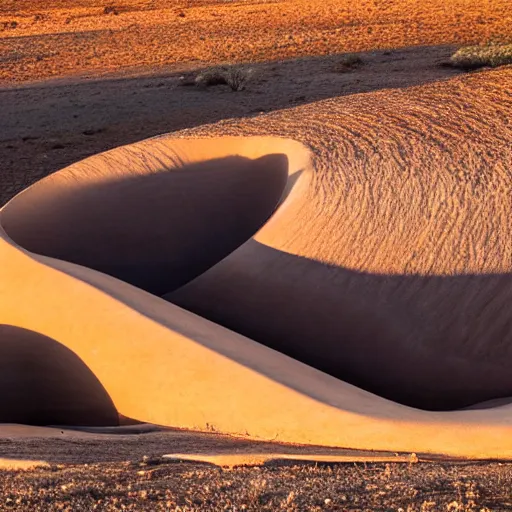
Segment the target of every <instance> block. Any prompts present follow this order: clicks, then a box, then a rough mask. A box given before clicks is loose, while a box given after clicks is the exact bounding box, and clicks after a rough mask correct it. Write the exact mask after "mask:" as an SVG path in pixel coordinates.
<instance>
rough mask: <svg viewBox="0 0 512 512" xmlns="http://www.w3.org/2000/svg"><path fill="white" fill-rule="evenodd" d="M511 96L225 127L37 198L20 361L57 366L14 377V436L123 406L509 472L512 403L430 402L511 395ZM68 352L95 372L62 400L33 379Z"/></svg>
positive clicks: (16, 208)
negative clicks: (23, 426)
mask: <svg viewBox="0 0 512 512" xmlns="http://www.w3.org/2000/svg"><path fill="white" fill-rule="evenodd" d="M511 83H512V70H510V69H505V70H502V71H498V72H492V73H491V72H489V73H481V74H476V75H472V76H467V77H464V78H457V79H454V80H452V81H449V82H443V83H439V84H434V85H428V86H423V87H417V88H411V89H408V90H401V91H382V92H377V93H371V94H366V95H355V96H351V97H347V98H339V99H332V100H327V101H323V102H319V103H315V104H311V105H308V106H303V107H297V108H295V109H289V110H287V111H280V112H276V113H273V114H270V115H266V116H260V117H258V118H253V119H245V120H233V121H227V122H221V123H218V124H216V125H209V126H205V127H201V128H198V129H193V130H188V131H184V132H178V133H175V134H171V135H165V136H162V137H159V138H154V139H149V140H146V141H143V142H140V143H137V144H134V145H132V146H127V147H122V148H118V149H115V150H113V151H110V152H107V153H104V154H101V155H97V156H95V157H92V158H90V159H87V160H85V161H83V162H80V163H78V164H76V165H73V166H71V167H68V168H67V169H64V170H63V171H60V172H59V173H57V174H55V175H53V176H50V177H49V178H47V179H45V180H43V181H41V182H39V183H37V184H35V185H34V186H33V187H31V188H29V189H27V190H26V191H24V192H22V193H21V194H20V195H19V196H17V197H15V198H14V199H13V200H12V201H11V202H10V203H8V204H7V205H6V206H5V207H4V208H3V209H2V210H1V211H0V225H1V228H0V229H1V231H0V236H1V240H0V260H1V262H2V265H1V267H0V268H1V270H0V272H1V281H0V282H1V286H2V288H1V289H0V293H1V295H0V301H1V305H2V307H1V309H0V323H2V324H4V325H5V326H7V327H4V328H3V330H2V331H1V333H2V339H1V343H0V346H2V347H6V346H7V347H9V346H11V347H14V348H12V349H9V354H10V358H11V359H10V363H9V365H10V366H9V368H12V367H14V368H27V369H30V368H36V369H37V371H36V372H35V373H32V374H31V373H30V372H29V371H27V372H25V373H20V372H5V373H3V372H0V379H2V382H0V388H1V389H9V394H8V399H7V400H5V399H4V403H3V404H2V407H1V408H0V409H2V410H1V414H2V415H3V416H2V419H3V421H13V420H11V419H9V418H10V416H15V417H16V418H18V417H20V416H21V418H22V420H23V421H27V422H32V423H40V424H46V423H48V422H50V419H51V418H49V417H48V414H49V413H52V414H55V415H56V417H58V418H59V419H60V422H62V423H69V424H76V422H77V421H78V420H77V414H79V413H80V414H84V411H86V416H87V418H88V419H89V424H91V425H94V424H102V423H103V424H108V423H110V424H112V423H115V422H116V420H115V419H112V416H111V414H112V408H111V407H110V406H108V404H109V403H110V402H108V401H105V400H100V399H99V398H98V399H97V400H96V401H95V400H94V396H98V397H104V396H107V397H108V399H109V400H110V401H111V404H112V406H113V407H114V408H115V411H116V412H117V413H120V414H122V415H124V416H126V417H129V418H134V419H137V420H140V421H144V422H149V423H156V424H161V425H169V426H175V427H180V428H186V429H195V430H201V431H215V432H218V433H225V434H232V435H237V436H245V437H248V438H252V439H262V440H275V441H281V442H289V443H302V444H313V445H319V446H335V447H345V448H352V449H362V450H365V449H369V450H383V451H400V452H417V453H430V454H432V453H437V454H442V455H446V456H460V457H475V458H507V459H510V458H512V444H511V442H510V439H511V435H510V434H511V433H512V408H511V406H510V405H501V406H494V407H492V406H491V407H486V408H483V409H472V410H450V411H448V412H432V411H428V410H420V409H415V408H412V407H410V405H413V406H416V407H421V408H423V409H457V408H462V407H465V406H468V405H472V404H475V403H476V402H483V401H487V400H493V399H496V398H503V397H508V396H510V395H511V394H512V389H511V388H512V379H511V378H510V377H509V373H510V372H508V371H507V363H508V360H509V358H510V356H509V345H510V344H511V343H510V342H511V341H512V339H511V336H512V328H511V325H512V312H511V310H510V303H511V298H512V297H511V296H512V278H511V277H510V272H511V268H512V251H511V250H510V241H511V239H512V232H511V228H512V226H511V221H510V211H511V207H512V204H511V201H512V199H511V197H512V196H511V194H510V183H511V169H512V165H511V164H512V154H511V142H512V131H511V130H510V126H509V123H508V119H509V118H510V115H511V113H512V95H511V93H510V90H511V88H510V85H511ZM261 134H268V135H269V136H265V137H262V136H261ZM208 269H209V270H208ZM185 283H188V284H185ZM182 285H183V286H182ZM157 295H164V296H165V298H166V299H167V300H163V299H162V298H161V297H158V296H157ZM169 301H170V302H169ZM187 310H189V311H187ZM40 337H44V340H47V341H46V342H45V343H46V346H45V343H41V347H40V349H41V350H40V351H39V352H36V351H34V353H32V352H30V351H27V350H22V348H19V347H23V343H22V341H23V340H28V341H26V343H27V344H30V343H32V342H33V341H32V340H36V343H39V341H37V340H39V339H40ZM20 340H22V341H20ZM55 347H62V349H59V350H57V349H55ZM69 351H72V353H73V358H74V363H73V364H74V365H75V366H76V368H77V370H73V372H72V373H73V374H74V373H75V372H76V373H77V374H78V375H83V376H84V377H83V379H82V380H80V379H78V377H77V380H74V376H71V375H69V373H68V374H66V373H65V372H64V373H62V377H61V384H60V386H59V383H58V382H57V383H56V382H55V374H53V372H51V371H46V370H45V368H44V366H42V365H37V364H36V363H37V362H38V361H40V360H46V359H48V358H50V359H51V360H52V361H56V362H57V363H56V364H57V366H58V367H61V368H65V369H67V370H69V369H70V366H69V364H70V363H69V361H68V360H67V359H66V357H65V354H67V353H68V352H69ZM79 369H80V370H79ZM13 375H15V376H16V378H17V379H20V382H17V383H16V384H17V385H16V386H13V385H12V383H13V378H14V377H13ZM24 376H26V378H27V379H28V380H27V381H25V380H23V377H24ZM87 379H89V382H91V385H92V382H94V383H96V384H95V385H98V383H99V385H100V388H98V392H97V395H93V396H92V398H91V397H89V398H90V399H89V400H85V399H84V400H83V401H81V400H82V399H80V398H79V397H80V396H81V395H80V388H81V386H82V387H83V385H84V383H87ZM27 382H28V383H29V384H27ZM71 382H72V384H73V386H70V383H71ZM356 386H357V387H356ZM363 388H364V389H363ZM33 389H41V390H43V391H42V392H41V394H40V395H38V394H33V392H32V390H33ZM70 389H71V390H73V389H75V390H76V391H74V392H75V393H77V404H78V406H77V407H70V406H69V404H68V402H67V400H66V399H65V398H66V396H67V395H68V393H69V390H70ZM44 390H51V393H50V395H51V396H48V394H49V393H46V392H45V391H44ZM45 393H46V394H45ZM379 395H380V396H379ZM45 400H46V401H48V403H47V404H46V406H45ZM41 402H42V403H41ZM4 404H5V405H4ZM20 404H24V407H21V406H20ZM403 404H406V405H403ZM77 411H78V412H77ZM16 415H18V416H16ZM23 415H25V416H23ZM109 415H110V416H109ZM14 421H19V420H18V419H16V420H14Z"/></svg>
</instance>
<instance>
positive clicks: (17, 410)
mask: <svg viewBox="0 0 512 512" xmlns="http://www.w3.org/2000/svg"><path fill="white" fill-rule="evenodd" d="M0 390H2V391H1V393H0V423H25V424H30V425H49V424H53V425H57V424H60V425H88V426H99V425H117V424H118V414H117V411H116V408H115V407H114V404H113V403H112V400H111V399H110V397H109V395H108V394H107V392H106V391H105V389H104V388H103V386H102V385H101V383H100V382H99V380H98V379H97V378H96V377H95V375H94V374H93V373H92V372H91V371H90V370H89V368H88V367H87V366H86V365H85V363H84V362H83V361H82V360H81V359H80V358H79V357H78V356H77V355H76V354H74V353H73V352H72V351H71V350H69V349H68V348H66V347H65V346H64V345H62V344H60V343H59V342H58V341H56V340H53V339H51V338H49V337H47V336H44V335H42V334H40V333H37V332H34V331H30V330H27V329H22V328H20V327H14V326H11V325H0Z"/></svg>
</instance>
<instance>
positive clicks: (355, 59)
mask: <svg viewBox="0 0 512 512" xmlns="http://www.w3.org/2000/svg"><path fill="white" fill-rule="evenodd" d="M363 64H364V61H363V59H362V58H361V57H359V55H355V54H348V55H344V56H343V57H342V58H341V59H340V60H339V61H338V62H336V64H334V66H333V71H334V72H335V73H346V72H347V71H352V70H353V69H356V68H358V67H360V66H362V65H363Z"/></svg>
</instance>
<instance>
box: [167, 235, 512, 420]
mask: <svg viewBox="0 0 512 512" xmlns="http://www.w3.org/2000/svg"><path fill="white" fill-rule="evenodd" d="M163 297H164V298H165V299H166V300H169V301H171V302H172V303H174V304H176V305H178V306H180V307H182V308H184V309H187V310H189V311H191V312H193V313H196V314H198V315H199V316H201V317H204V318H207V319H209V320H211V321H213V322H215V323H217V324H219V325H222V326H224V327H226V328H228V329H230V330H233V331H235V332H238V333H240V334H242V335H244V336H246V337H248V338H250V339H253V340H255V341H257V342H259V343H262V344H264V345H266V346H268V347H270V348H273V349H275V350H277V351H279V352H282V353H284V354H286V355H288V356H290V357H292V358H294V359H297V360H299V361H301V362H304V363H306V364H308V365H310V366H312V367H314V368H317V369H319V370H321V371H323V372H325V373H327V374H329V375H332V376H334V377H336V378H339V379H341V380H343V381H345V382H349V383H351V384H353V385H356V386H358V387H360V388H362V389H365V390H367V391H370V392H372V393H374V394H376V395H379V396H383V397H385V398H388V399H390V400H393V401H396V402H399V403H402V404H405V405H409V406H412V407H417V408H420V409H427V410H453V409H459V408H462V407H466V406H470V405H473V404H479V403H480V402H484V401H487V400H492V399H500V398H504V397H510V396H512V376H511V374H510V362H511V361H512V348H511V347H512V312H511V311H510V308H509V305H510V304H511V303H512V275H511V274H488V275H483V274H482V275H456V276H421V275H385V274H381V275H379V274H370V273H364V272H358V271H354V270H351V269H348V268H343V267H339V266H335V265H328V264H325V263H323V262H320V261H316V260H312V259H308V258H304V257H300V256H296V255H292V254H288V253H285V252H282V251H279V250H276V249H274V248H271V247H268V246H266V245H263V244H260V243H258V242H256V241H255V240H249V241H248V242H247V243H246V244H244V245H243V246H241V247H240V248H239V249H238V250H237V251H235V252H234V253H233V254H231V255H230V256H228V257H227V258H225V259H224V260H223V261H222V262H220V263H219V264H218V265H216V266H214V267H213V268H212V269H210V270H209V271H207V272H206V273H205V274H203V275H202V276H199V277H198V278H197V279H196V280H195V281H192V282H191V283H189V284H187V285H185V286H184V287H183V288H181V289H179V290H176V291H175V292H174V293H169V294H166V295H164V296H163ZM498 403H499V404H501V405H502V404H503V403H507V401H506V399H505V400H504V401H503V400H499V402H498ZM473 408H481V407H473ZM482 408H486V406H485V405H483V406H482Z"/></svg>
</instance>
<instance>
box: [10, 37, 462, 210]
mask: <svg viewBox="0 0 512 512" xmlns="http://www.w3.org/2000/svg"><path fill="white" fill-rule="evenodd" d="M453 50H454V48H453V47H452V46H432V47H412V48H405V49H395V50H379V51H372V52H362V53H359V54H358V55H360V56H361V58H362V59H363V62H364V64H363V65H362V66H359V67H357V68H354V69H347V70H344V68H343V66H341V67H340V62H343V59H344V58H345V54H338V55H328V56H321V57H302V58H296V59H290V60H285V61H281V62H275V61H270V62H262V63H254V64H252V67H254V68H255V70H256V78H255V79H254V80H252V81H251V82H250V83H249V85H248V88H247V90H245V91H242V92H238V93H234V92H232V91H231V90H230V89H229V87H228V86H219V87H211V88H208V89H199V88H196V87H180V86H179V84H180V76H181V75H182V74H183V70H179V71H177V72H168V73H160V74H156V75H152V76H141V77H137V78H119V77H117V78H115V77H114V78H113V77H110V78H108V77H107V78H102V79H95V80H77V79H72V78H68V79H66V80H55V79H54V80H47V81H45V82H42V83H37V84H35V85H22V86H21V87H18V88H5V89H0V112H2V116H0V161H2V162H4V164H5V165H4V166H5V168H6V169H5V170H4V171H3V172H2V174H1V176H0V206H1V205H3V204H4V203H5V202H6V201H7V200H8V199H10V198H11V197H13V196H14V195H15V194H16V193H17V192H19V191H20V190H21V189H23V188H25V187H26V186H28V185H30V184H32V183H33V182H35V181H37V180H38V179H40V178H42V177H44V176H46V175H48V174H50V173H51V172H54V171H56V170H58V169H59V168H62V167H64V166H66V165H69V164H71V163H73V162H76V161H78V160H80V159H82V158H85V157H87V156H90V155H92V154H95V153H99V152H101V151H105V150H107V149H111V148H113V147H116V146H120V145H124V144H129V143H133V142H135V141H138V140H142V139H145V138H147V137H152V136H154V135H159V134H162V133H167V132H173V131H176V130H181V129H185V128H192V127H195V126H199V125H202V124H206V123H215V122H217V121H220V120H222V119H230V118H243V117H248V116H257V115H260V114H261V113H266V112H272V111H275V110H280V109H283V108H290V107H295V106H299V105H304V104H308V103H312V102H315V101H319V100H324V99H328V98H333V97H340V96H346V95H351V94H358V93H365V92H372V91H376V90H380V89H388V88H403V87H410V86H415V85H422V84H426V83H429V82H434V81H438V80H443V79H448V78H450V77H453V76H456V75H458V74H461V71H458V70H455V69H453V68H449V67H442V66H440V64H441V63H442V62H445V61H446V59H448V57H449V56H450V54H451V53H452V52H453ZM340 70H341V71H340ZM190 71H191V72H193V73H198V72H200V71H201V69H192V70H190Z"/></svg>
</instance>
